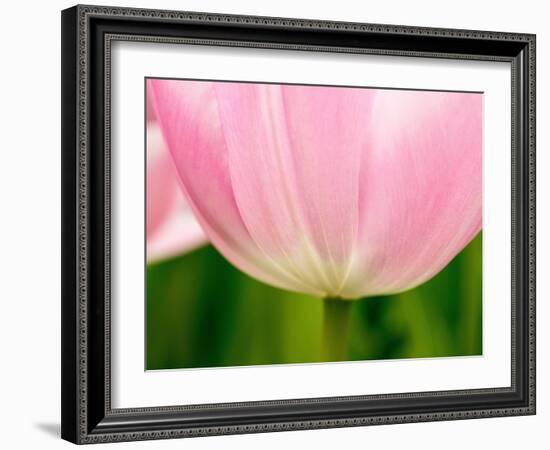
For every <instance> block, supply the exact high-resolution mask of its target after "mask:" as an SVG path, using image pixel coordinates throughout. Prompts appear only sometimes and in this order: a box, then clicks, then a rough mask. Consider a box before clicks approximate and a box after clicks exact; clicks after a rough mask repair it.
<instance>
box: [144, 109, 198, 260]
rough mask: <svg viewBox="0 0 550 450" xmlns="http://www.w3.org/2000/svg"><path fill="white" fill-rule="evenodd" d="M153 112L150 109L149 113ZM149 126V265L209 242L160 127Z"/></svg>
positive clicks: (153, 123)
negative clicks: (179, 182)
mask: <svg viewBox="0 0 550 450" xmlns="http://www.w3.org/2000/svg"><path fill="white" fill-rule="evenodd" d="M149 111H150V108H148V113H149ZM148 116H149V117H153V119H152V120H148V122H147V261H148V262H153V261H157V260H160V259H164V258H169V257H172V256H176V255H178V254H181V253H185V252H188V251H190V250H192V249H194V248H196V247H198V246H199V245H201V244H203V243H204V242H206V236H205V235H204V232H203V231H202V228H201V227H200V225H199V224H198V222H197V221H196V220H195V218H194V216H193V213H192V212H191V210H190V209H189V207H188V206H187V203H186V202H185V198H184V196H183V194H182V192H181V189H180V188H179V186H178V178H177V173H176V170H175V168H174V164H173V162H172V158H171V157H170V154H169V152H168V150H167V149H166V145H165V144H164V139H163V138H162V134H161V131H160V129H159V126H158V124H157V123H156V122H155V120H154V115H149V114H148Z"/></svg>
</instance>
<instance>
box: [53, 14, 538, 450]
mask: <svg viewBox="0 0 550 450" xmlns="http://www.w3.org/2000/svg"><path fill="white" fill-rule="evenodd" d="M62 83H63V89H62V109H63V113H62V115H63V117H62V123H63V124H62V147H63V148H62V177H63V180H62V191H63V194H62V195H63V198H62V204H63V213H62V214H63V217H62V224H63V230H62V232H63V240H62V241H63V242H62V245H63V248H62V259H63V267H62V278H63V279H62V437H63V438H65V439H67V440H69V441H72V442H75V443H95V442H109V441H129V440H141V439H164V438H176V437H191V436H203V435H204V436H206V435H216V434H229V433H251V432H266V431H282V430H294V429H296V430H297V429H311V428H328V427H344V426H360V425H374V424H388V423H402V422H418V421H436V420H450V419H466V418H483V417H494V416H506V415H526V414H534V413H535V36H534V35H531V34H515V33H506V32H485V31H468V30H449V29H433V28H419V27H404V26H394V25H375V24H362V23H347V22H328V21H310V20H303V19H280V18H267V17H251V16H230V15H216V14H204V13H190V12H177V11H158V10H143V9H128V8H112V7H98V6H75V7H73V8H70V9H67V10H65V11H63V12H62Z"/></svg>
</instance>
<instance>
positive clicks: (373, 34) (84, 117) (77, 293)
mask: <svg viewBox="0 0 550 450" xmlns="http://www.w3.org/2000/svg"><path fill="white" fill-rule="evenodd" d="M113 40H138V41H139V40H143V41H155V42H188V43H189V42H193V43H196V44H197V45H213V44H216V45H226V46H233V45H239V46H245V47H260V48H265V49H266V51H269V49H270V48H278V49H285V48H286V49H292V50H303V51H308V50H315V51H330V52H347V53H371V54H383V55H401V56H411V57H419V58H422V57H436V58H452V59H476V60H492V61H508V62H510V63H511V66H512V92H511V96H512V97H511V100H512V117H511V130H512V143H511V145H512V173H511V178H512V192H511V196H512V209H511V216H510V217H511V221H512V222H511V223H512V236H511V240H512V260H511V273H512V314H511V317H512V323H511V329H512V340H511V343H510V351H511V352H512V373H511V380H512V383H511V386H509V387H505V388H499V387H495V388H489V389H474V390H458V391H446V392H442V391H434V392H422V393H416V394H407V393H404V394H388V395H365V396H355V397H329V398H317V399H291V400H283V401H273V402H271V401H264V402H251V403H239V404H217V405H209V406H208V407H204V405H198V406H174V407H151V408H137V409H113V408H111V401H110V394H111V391H110V370H111V360H110V332H111V323H110V306H111V305H110V222H109V218H110V211H111V205H110V196H109V195H110V190H109V189H110V181H111V179H110V177H111V173H110V141H109V136H110V134H109V133H110V128H109V114H108V111H109V99H110V84H109V81H110V78H109V76H110V72H109V71H110V66H109V64H110V43H111V42H112V41H113ZM335 395H338V393H337V392H335ZM61 403H62V404H61V406H62V437H63V438H64V439H66V440H69V441H71V442H74V443H78V444H84V443H97V442H109V441H132V440H142V439H163V438H175V437H191V436H206V435H218V434H233V433H251V432H270V431H283V430H297V429H312V428H329V427H346V426H360V425H374V424H388V423H403V422H422V421H439V420H450V419H468V418H483V417H496V416H511V415H528V414H535V36H534V35H532V34H516V33H503V32H486V31H469V30H451V29H435V28H420V27H406V26H394V25H376V24H364V23H346V22H330V21H317V20H315V21H314V20H302V19H286V18H271V17H252V16H234V15H217V14H204V13H192V12H178V11H158V10H146V9H128V8H120V7H99V6H82V5H78V6H75V7H72V8H69V9H66V10H64V11H63V12H62V401H61Z"/></svg>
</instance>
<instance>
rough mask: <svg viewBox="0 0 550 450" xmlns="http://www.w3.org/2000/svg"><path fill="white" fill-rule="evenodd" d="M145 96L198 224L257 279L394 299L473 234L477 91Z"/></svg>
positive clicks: (173, 86) (199, 91) (206, 88)
mask: <svg viewBox="0 0 550 450" xmlns="http://www.w3.org/2000/svg"><path fill="white" fill-rule="evenodd" d="M151 86H152V90H153V93H154V99H155V104H156V111H157V114H158V120H159V122H160V124H161V127H162V130H163V134H164V136H165V139H166V142H167V144H168V147H169V150H170V152H171V154H172V157H173V160H174V162H175V165H176V168H177V172H178V174H179V177H180V181H181V187H182V188H183V189H184V191H185V194H186V197H187V199H188V201H189V204H190V206H191V208H192V210H193V212H194V214H195V216H196V217H197V219H198V221H199V222H200V223H201V225H202V227H203V229H204V230H205V232H206V234H207V235H208V238H209V239H210V241H211V242H212V243H213V245H214V246H215V247H216V248H217V249H218V250H219V251H220V253H222V254H223V255H224V256H225V257H226V258H227V259H228V260H229V261H230V262H231V263H232V264H234V265H235V266H237V267H238V268H239V269H240V270H242V271H243V272H245V273H247V274H248V275H250V276H252V277H254V278H256V279H258V280H261V281H263V282H265V283H268V284H271V285H273V286H277V287H279V288H283V289H287V290H292V291H298V292H304V293H309V294H313V295H317V296H321V297H341V298H349V299H351V298H358V297H363V296H371V295H383V294H389V293H397V292H401V291H404V290H407V289H411V288H413V287H415V286H417V285H419V284H421V283H423V282H425V281H427V280H429V279H430V278H431V277H433V276H434V275H436V274H437V273H438V272H439V271H441V270H442V269H443V268H444V267H445V266H446V265H447V264H448V263H449V262H450V261H451V260H452V259H453V258H454V257H455V256H456V255H457V253H459V252H460V251H461V250H462V249H463V248H464V247H465V246H466V245H467V244H468V243H469V242H470V241H471V240H472V239H473V237H474V236H475V235H476V234H477V233H478V232H479V231H480V229H481V195H482V194H481V190H482V181H481V177H482V96H481V95H479V94H469V93H445V92H427V91H404V90H384V89H363V88H337V87H315V86H290V85H267V84H251V83H224V82H217V83H210V82H196V81H168V80H154V81H152V83H151Z"/></svg>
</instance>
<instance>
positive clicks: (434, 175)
mask: <svg viewBox="0 0 550 450" xmlns="http://www.w3.org/2000/svg"><path fill="white" fill-rule="evenodd" d="M482 100H483V99H482V96H481V95H480V94H475V93H472V94H467V93H445V92H420V91H391V90H388V91H379V93H378V95H377V96H376V100H375V103H374V109H373V113H372V115H371V122H370V125H369V137H370V143H369V146H368V147H369V151H367V152H365V153H364V154H363V158H362V160H361V175H360V178H361V180H362V182H363V183H362V186H361V190H360V202H359V210H360V233H359V242H358V248H359V250H360V252H361V253H360V256H359V258H358V259H357V261H356V264H355V265H354V268H353V270H352V274H351V275H350V279H349V280H348V283H347V285H346V288H345V289H344V291H343V296H345V297H349V298H354V297H358V296H365V295H378V294H388V293H395V292H400V291H404V290H407V289H410V288H413V287H415V286H417V285H418V284H420V283H422V282H425V281H427V280H428V279H429V278H431V277H432V276H434V275H435V274H437V273H438V272H439V271H440V270H441V269H443V267H445V265H447V264H448V263H449V262H450V261H451V259H452V258H453V257H454V256H456V254H457V253H459V252H460V251H461V250H462V249H463V248H464V247H465V246H466V245H467V244H468V242H470V240H471V239H472V238H473V237H474V236H475V235H476V234H477V233H478V232H479V231H480V229H481V213H482V210H481V204H482Z"/></svg>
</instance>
